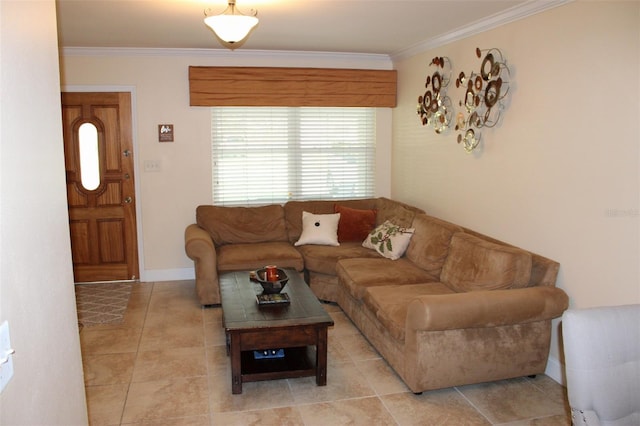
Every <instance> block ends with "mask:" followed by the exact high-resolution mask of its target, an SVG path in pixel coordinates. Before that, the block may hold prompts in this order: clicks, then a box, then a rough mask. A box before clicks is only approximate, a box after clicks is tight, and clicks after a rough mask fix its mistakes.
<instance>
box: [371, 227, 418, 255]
mask: <svg viewBox="0 0 640 426" xmlns="http://www.w3.org/2000/svg"><path fill="white" fill-rule="evenodd" d="M413 231H414V229H413V228H405V227H402V226H398V225H395V224H394V223H391V221H388V220H387V221H386V222H385V223H383V224H382V225H380V226H378V227H377V228H376V229H374V230H373V231H371V232H370V233H369V235H368V236H367V239H365V240H364V242H363V243H362V246H363V247H366V248H370V249H373V250H376V251H377V252H378V253H380V254H381V255H382V256H384V257H386V258H387V259H391V260H397V259H400V258H401V257H402V256H403V255H404V252H405V251H406V250H407V247H409V242H410V241H411V237H412V236H413Z"/></svg>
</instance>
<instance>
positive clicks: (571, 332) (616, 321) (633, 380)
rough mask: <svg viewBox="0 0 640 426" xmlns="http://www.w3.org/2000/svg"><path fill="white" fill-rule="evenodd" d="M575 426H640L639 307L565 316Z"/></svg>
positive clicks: (572, 312) (569, 312)
mask: <svg viewBox="0 0 640 426" xmlns="http://www.w3.org/2000/svg"><path fill="white" fill-rule="evenodd" d="M562 335H563V336H562V339H563V342H564V353H565V364H566V372H567V392H568V394H569V405H570V406H571V415H572V418H573V424H574V425H589V426H592V425H601V426H627V425H628V426H640V305H624V306H611V307H598V308H588V309H569V310H567V311H565V312H564V314H563V315H562Z"/></svg>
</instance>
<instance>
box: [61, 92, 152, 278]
mask: <svg viewBox="0 0 640 426" xmlns="http://www.w3.org/2000/svg"><path fill="white" fill-rule="evenodd" d="M62 123H63V132H64V156H65V167H66V173H67V204H68V207H69V225H70V229H71V252H72V256H73V274H74V280H75V282H92V281H117V280H133V279H137V278H138V276H139V274H138V243H137V236H136V235H137V234H136V209H135V201H136V200H135V190H134V188H135V186H134V163H133V145H132V129H131V95H130V94H129V93H70V92H66V93H62Z"/></svg>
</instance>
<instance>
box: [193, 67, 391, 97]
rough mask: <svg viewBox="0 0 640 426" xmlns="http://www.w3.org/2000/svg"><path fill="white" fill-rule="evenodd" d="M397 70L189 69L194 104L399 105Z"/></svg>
mask: <svg viewBox="0 0 640 426" xmlns="http://www.w3.org/2000/svg"><path fill="white" fill-rule="evenodd" d="M396 89H397V72H396V71H395V70H354V69H338V68H275V67H197V66H191V67H189V95H190V105H191V106H326V107H395V106H396Z"/></svg>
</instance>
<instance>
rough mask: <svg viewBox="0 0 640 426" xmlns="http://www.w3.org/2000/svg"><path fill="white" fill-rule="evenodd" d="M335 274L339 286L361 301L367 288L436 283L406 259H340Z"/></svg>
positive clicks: (434, 278)
mask: <svg viewBox="0 0 640 426" xmlns="http://www.w3.org/2000/svg"><path fill="white" fill-rule="evenodd" d="M336 274H337V275H338V279H339V280H340V284H341V285H342V286H344V288H345V289H346V290H347V291H348V292H349V293H350V294H351V296H352V297H354V298H356V299H361V298H362V296H363V295H364V290H366V289H367V288H368V287H374V286H381V285H404V284H416V283H424V282H437V281H438V278H436V277H434V276H432V275H430V274H429V273H428V272H427V271H425V270H424V269H422V268H419V267H417V266H416V265H415V264H413V263H412V262H411V261H409V260H407V259H406V258H402V259H398V260H390V259H385V258H381V257H378V258H377V259H362V258H359V259H342V260H339V261H338V263H337V264H336Z"/></svg>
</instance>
